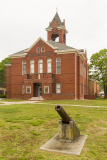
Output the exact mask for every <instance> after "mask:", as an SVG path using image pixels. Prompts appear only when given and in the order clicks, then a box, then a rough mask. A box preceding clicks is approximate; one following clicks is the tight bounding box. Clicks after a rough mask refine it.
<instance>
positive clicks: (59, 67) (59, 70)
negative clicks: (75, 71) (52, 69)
mask: <svg viewBox="0 0 107 160" xmlns="http://www.w3.org/2000/svg"><path fill="white" fill-rule="evenodd" d="M56 73H61V58H57V59H56Z"/></svg>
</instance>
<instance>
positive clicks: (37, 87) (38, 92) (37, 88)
mask: <svg viewBox="0 0 107 160" xmlns="http://www.w3.org/2000/svg"><path fill="white" fill-rule="evenodd" d="M33 96H34V97H39V96H42V84H41V83H33Z"/></svg>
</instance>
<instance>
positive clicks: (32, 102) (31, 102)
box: [0, 100, 107, 108]
mask: <svg viewBox="0 0 107 160" xmlns="http://www.w3.org/2000/svg"><path fill="white" fill-rule="evenodd" d="M0 102H1V103H3V104H0V106H2V105H12V104H46V105H55V106H56V105H58V104H49V103H41V101H21V102H20V101H19V102H5V101H2V100H0ZM60 105H62V106H63V105H66V106H80V107H92V108H93V107H105V108H107V107H106V106H87V105H72V104H60Z"/></svg>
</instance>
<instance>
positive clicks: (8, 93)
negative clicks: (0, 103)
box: [6, 66, 11, 99]
mask: <svg viewBox="0 0 107 160" xmlns="http://www.w3.org/2000/svg"><path fill="white" fill-rule="evenodd" d="M6 98H9V99H10V98H11V66H6Z"/></svg>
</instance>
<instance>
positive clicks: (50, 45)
mask: <svg viewBox="0 0 107 160" xmlns="http://www.w3.org/2000/svg"><path fill="white" fill-rule="evenodd" d="M39 40H42V41H43V42H44V43H46V44H47V45H48V46H49V47H51V48H52V49H56V47H54V46H52V45H51V44H50V43H47V42H46V41H45V40H44V39H43V38H41V37H39V38H38V39H37V40H36V41H35V42H34V43H33V44H32V45H31V47H30V48H28V49H27V50H25V52H29V51H30V50H31V49H32V48H33V47H34V46H35V45H36V43H37V42H38V41H39Z"/></svg>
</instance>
